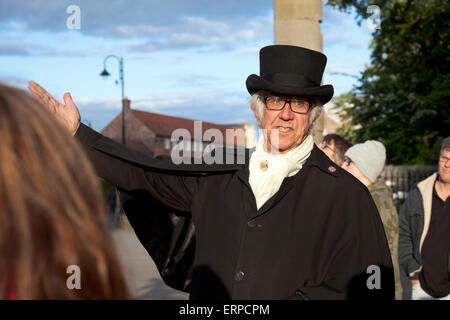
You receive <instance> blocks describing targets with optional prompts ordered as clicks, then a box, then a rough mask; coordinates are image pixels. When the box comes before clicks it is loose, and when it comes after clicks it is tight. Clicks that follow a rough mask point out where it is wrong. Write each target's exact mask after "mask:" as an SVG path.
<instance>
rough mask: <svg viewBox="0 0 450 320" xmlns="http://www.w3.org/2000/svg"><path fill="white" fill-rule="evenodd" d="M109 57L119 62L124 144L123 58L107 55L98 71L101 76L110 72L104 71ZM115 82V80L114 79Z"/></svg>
mask: <svg viewBox="0 0 450 320" xmlns="http://www.w3.org/2000/svg"><path fill="white" fill-rule="evenodd" d="M109 58H115V59H116V60H117V62H119V80H120V85H121V87H122V144H125V93H124V80H123V58H122V57H118V56H116V55H113V54H111V55H109V56H107V57H106V58H105V60H104V61H103V71H102V72H101V73H100V76H102V77H108V76H109V75H110V74H109V72H108V71H106V60H108V59H109ZM116 83H117V81H116Z"/></svg>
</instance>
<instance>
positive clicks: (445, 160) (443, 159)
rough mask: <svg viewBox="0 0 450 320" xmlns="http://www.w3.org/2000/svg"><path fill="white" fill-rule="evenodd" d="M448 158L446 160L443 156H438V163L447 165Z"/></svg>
mask: <svg viewBox="0 0 450 320" xmlns="http://www.w3.org/2000/svg"><path fill="white" fill-rule="evenodd" d="M449 160H450V158H447V157H445V156H440V157H439V161H440V162H442V163H443V164H444V165H447V161H449Z"/></svg>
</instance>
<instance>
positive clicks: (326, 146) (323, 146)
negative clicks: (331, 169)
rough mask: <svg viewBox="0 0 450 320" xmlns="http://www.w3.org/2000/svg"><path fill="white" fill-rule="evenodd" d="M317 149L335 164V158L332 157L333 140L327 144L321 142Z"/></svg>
mask: <svg viewBox="0 0 450 320" xmlns="http://www.w3.org/2000/svg"><path fill="white" fill-rule="evenodd" d="M319 149H320V150H322V151H323V152H324V153H325V154H326V155H327V156H328V158H330V160H331V161H333V162H336V157H335V156H334V140H330V141H328V142H325V141H323V142H322V143H321V144H319Z"/></svg>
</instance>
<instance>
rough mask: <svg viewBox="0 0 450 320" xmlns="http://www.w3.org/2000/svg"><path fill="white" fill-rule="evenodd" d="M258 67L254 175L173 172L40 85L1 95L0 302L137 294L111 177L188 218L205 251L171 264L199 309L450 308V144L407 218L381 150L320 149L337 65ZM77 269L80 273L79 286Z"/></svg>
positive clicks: (407, 207) (292, 60)
mask: <svg viewBox="0 0 450 320" xmlns="http://www.w3.org/2000/svg"><path fill="white" fill-rule="evenodd" d="M260 63H261V65H260V68H261V69H260V76H258V75H255V74H253V75H250V76H249V77H248V79H247V83H246V84H247V89H248V91H249V93H250V95H252V99H251V105H250V108H251V110H252V111H253V112H254V114H255V117H256V120H257V122H258V125H259V126H260V127H261V128H262V129H264V130H265V132H267V135H263V136H261V137H260V139H259V141H258V144H257V146H256V148H255V149H254V150H252V153H248V154H246V161H245V163H244V164H226V165H220V166H214V167H213V169H211V166H208V165H197V166H190V165H179V166H175V165H172V164H170V163H169V162H168V161H161V160H158V159H153V158H150V157H145V156H144V155H142V154H139V153H136V152H135V151H133V150H131V149H128V148H127V147H126V146H123V145H121V144H119V143H116V142H114V141H112V140H110V139H108V138H106V137H104V136H102V135H101V134H99V133H97V132H95V131H94V130H92V129H90V128H88V127H86V126H84V125H83V124H82V123H81V122H80V114H79V112H78V109H77V107H76V105H75V103H74V102H73V101H72V98H71V96H70V94H66V95H65V96H64V102H65V104H60V103H59V102H57V100H56V99H54V98H53V97H52V96H51V95H50V94H49V93H48V92H47V91H46V90H45V89H43V88H42V87H41V86H39V85H38V84H37V83H34V82H30V86H29V89H30V91H31V93H32V94H33V96H34V97H35V98H36V99H37V101H36V100H35V99H33V98H32V97H30V96H29V95H28V94H27V93H26V92H24V91H22V90H19V89H17V88H13V87H9V86H6V85H0V175H1V177H2V178H1V179H0V206H1V210H0V270H1V271H2V272H1V273H0V297H1V298H3V299H127V298H129V296H128V293H127V288H126V284H125V281H124V276H123V273H122V270H121V267H120V265H119V262H118V260H117V256H116V252H115V248H114V247H113V245H112V243H113V242H112V241H111V238H110V234H109V232H108V228H107V221H106V215H105V211H106V210H105V199H104V196H103V195H102V192H101V188H100V185H99V181H98V178H97V176H99V177H101V178H103V179H105V180H107V181H109V182H110V183H112V184H114V185H115V186H117V187H118V188H119V189H120V190H121V191H122V192H125V193H127V194H129V195H135V194H138V193H139V194H142V193H143V194H144V195H145V196H147V197H149V198H152V199H154V200H155V201H157V202H158V203H160V204H162V205H164V207H165V208H169V209H170V210H174V211H178V212H185V213H188V214H189V215H190V216H191V217H192V221H193V224H194V225H195V256H194V255H193V256H192V260H188V259H183V257H184V256H186V252H183V250H179V251H177V253H176V257H175V259H174V257H173V256H172V257H167V259H169V258H170V259H173V261H183V263H184V264H186V265H187V267H184V269H183V270H185V271H186V270H187V272H185V273H184V274H183V277H186V279H184V280H183V281H182V282H183V283H187V284H188V285H187V287H186V288H185V289H186V290H188V291H189V292H190V298H191V299H201V300H205V299H206V300H210V299H361V298H368V299H371V298H374V299H394V298H395V299H411V298H412V299H450V279H449V274H450V255H449V252H450V212H449V201H450V200H449V195H450V137H448V138H446V139H444V140H443V142H442V147H441V151H440V155H439V162H438V172H437V173H435V174H433V175H432V176H430V177H428V178H427V179H425V180H424V181H421V182H419V183H418V184H417V185H415V186H414V187H413V188H412V189H411V191H410V192H409V194H408V197H407V198H406V201H405V203H404V204H403V206H402V207H401V210H400V213H399V214H398V213H397V210H396V207H395V205H394V203H393V196H392V191H391V190H390V188H389V186H388V185H387V184H386V181H384V180H383V179H382V178H381V173H382V171H383V168H384V166H385V163H386V150H385V146H384V145H383V144H382V143H381V142H380V141H375V140H369V141H365V142H363V143H358V144H355V145H352V144H351V143H350V142H349V141H347V140H346V139H344V138H343V137H340V136H339V135H337V134H330V135H327V136H325V137H324V139H323V141H322V143H320V144H319V145H318V146H316V145H315V144H314V142H313V137H312V132H313V126H314V121H315V120H316V119H317V117H318V116H319V115H320V113H321V112H322V106H323V105H324V104H325V103H327V102H328V101H329V100H330V99H331V97H332V95H333V87H332V86H331V85H321V79H322V74H323V70H324V68H325V63H326V57H325V56H324V55H323V54H322V53H319V52H316V51H313V50H309V49H305V48H301V47H293V46H279V45H275V46H268V47H265V48H263V49H262V50H261V52H260ZM273 132H277V134H278V136H277V140H273V135H272V134H271V133H273ZM274 146H275V150H276V151H273V150H274V149H273V147H274ZM141 214H144V213H141ZM145 214H148V215H151V214H152V213H151V212H146V213H145ZM138 219H139V217H138ZM144 233H145V231H144ZM155 237H161V235H159V234H148V235H146V237H145V239H146V240H145V241H148V242H149V243H156V242H152V241H153V240H152V239H154V238H155ZM141 239H142V238H141ZM156 240H158V239H156ZM159 241H160V239H159ZM168 254H169V255H170V254H171V253H170V252H169V253H168ZM172 254H173V253H172ZM194 257H195V258H194ZM158 259H162V260H164V259H166V257H161V256H160V257H158ZM186 261H187V262H186ZM69 266H77V267H78V268H79V269H80V270H81V272H82V273H81V278H80V279H81V280H80V285H79V286H78V287H77V288H75V289H74V288H70V286H69V285H68V281H69V280H68V278H69V276H70V274H68V271H67V270H68V267H69ZM373 266H377V267H378V268H379V270H381V274H379V275H378V276H379V277H381V284H382V285H381V286H375V287H376V288H375V289H374V288H373V287H370V286H368V282H369V281H370V279H372V278H371V277H370V276H371V274H370V273H369V272H368V271H367V270H371V269H370V268H371V267H373ZM173 269H174V270H175V268H173Z"/></svg>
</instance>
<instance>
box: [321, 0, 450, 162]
mask: <svg viewBox="0 0 450 320" xmlns="http://www.w3.org/2000/svg"><path fill="white" fill-rule="evenodd" d="M328 4H329V5H332V6H334V7H336V8H338V9H339V10H343V11H349V10H350V9H352V8H355V9H356V12H357V23H358V24H361V22H362V21H364V19H365V18H367V17H368V16H369V15H370V14H368V13H367V12H366V11H367V7H368V6H369V5H372V4H376V5H377V6H379V7H380V11H381V29H378V30H375V31H374V32H373V41H372V44H371V49H372V53H371V63H370V65H369V66H368V67H367V69H366V70H364V71H363V72H362V74H361V76H360V78H359V83H358V86H357V87H356V88H354V89H353V90H352V91H351V98H350V100H351V104H352V106H351V107H349V106H346V107H344V109H345V111H346V113H347V116H349V117H351V119H352V120H351V121H352V122H353V124H360V125H361V127H360V128H359V129H357V130H355V131H354V138H355V140H356V141H357V142H362V141H364V140H368V139H377V140H380V141H382V142H383V143H384V144H385V145H386V149H387V155H388V162H389V163H391V164H435V163H436V161H437V157H438V155H439V149H440V143H441V141H442V139H443V138H445V137H446V136H449V135H450V72H449V71H450V55H449V52H450V50H449V49H450V42H449V39H450V35H449V31H450V2H449V1H448V0H380V1H377V2H376V3H374V2H373V1H367V0H334V1H332V0H330V1H328Z"/></svg>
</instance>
